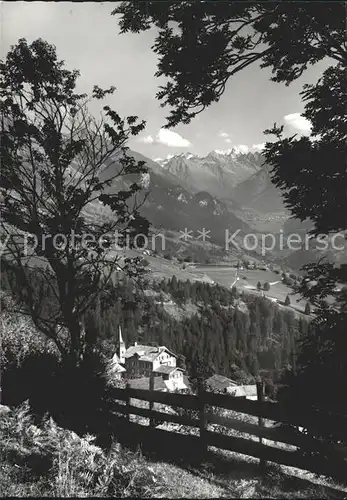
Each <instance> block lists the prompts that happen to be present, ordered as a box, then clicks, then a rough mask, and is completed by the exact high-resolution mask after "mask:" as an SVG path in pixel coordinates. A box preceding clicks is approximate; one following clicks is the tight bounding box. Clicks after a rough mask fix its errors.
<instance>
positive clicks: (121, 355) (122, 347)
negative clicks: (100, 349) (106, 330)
mask: <svg viewBox="0 0 347 500" xmlns="http://www.w3.org/2000/svg"><path fill="white" fill-rule="evenodd" d="M125 351H126V348H125V343H124V340H123V337H122V329H121V326H120V325H119V360H120V362H121V363H125V357H124V354H125Z"/></svg>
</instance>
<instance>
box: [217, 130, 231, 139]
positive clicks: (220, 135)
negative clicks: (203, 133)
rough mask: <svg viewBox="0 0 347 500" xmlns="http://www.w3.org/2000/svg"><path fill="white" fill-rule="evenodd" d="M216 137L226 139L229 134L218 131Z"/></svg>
mask: <svg viewBox="0 0 347 500" xmlns="http://www.w3.org/2000/svg"><path fill="white" fill-rule="evenodd" d="M218 137H223V138H226V137H229V134H228V133H227V132H223V131H220V132H219V134H218Z"/></svg>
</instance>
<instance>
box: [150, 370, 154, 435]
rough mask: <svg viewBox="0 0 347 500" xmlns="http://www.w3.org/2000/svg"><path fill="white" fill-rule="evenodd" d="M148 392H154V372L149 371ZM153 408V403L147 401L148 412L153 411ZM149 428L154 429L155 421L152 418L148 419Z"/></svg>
mask: <svg viewBox="0 0 347 500" xmlns="http://www.w3.org/2000/svg"><path fill="white" fill-rule="evenodd" d="M149 390H150V391H154V372H153V371H151V373H150V375H149ZM153 406H154V402H153V401H149V410H150V411H153ZM149 426H150V427H155V421H154V420H153V418H150V419H149Z"/></svg>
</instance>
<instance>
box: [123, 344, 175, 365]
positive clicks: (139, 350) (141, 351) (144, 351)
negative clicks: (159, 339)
mask: <svg viewBox="0 0 347 500" xmlns="http://www.w3.org/2000/svg"><path fill="white" fill-rule="evenodd" d="M162 351H167V352H168V353H169V354H171V356H174V357H177V356H176V354H174V353H173V352H171V351H169V349H168V348H167V347H165V346H163V345H162V346H152V345H142V344H137V345H132V346H130V347H129V348H128V349H127V350H126V351H125V354H124V357H125V358H132V357H133V356H135V354H137V355H138V356H139V357H140V359H141V361H153V360H154V359H155V358H156V357H157V356H158V354H159V353H160V352H162Z"/></svg>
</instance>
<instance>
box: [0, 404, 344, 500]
mask: <svg viewBox="0 0 347 500" xmlns="http://www.w3.org/2000/svg"><path fill="white" fill-rule="evenodd" d="M0 409H1V407H0ZM39 465H40V467H39ZM39 470H41V473H38V472H39ZM33 471H36V474H34V473H33ZM7 496H22V497H25V496H31V497H40V496H48V497H51V496H52V497H55V496H61V497H71V496H78V497H79V496H86V497H93V496H105V497H114V496H116V497H138V498H263V497H268V498H327V497H329V498H334V497H336V498H343V496H341V495H337V492H336V493H335V494H334V495H332V494H331V490H330V491H329V490H328V489H327V488H326V485H324V484H323V485H322V484H321V485H314V484H312V483H309V482H308V481H305V480H303V479H300V478H298V477H290V476H287V475H286V474H284V473H283V471H282V470H281V469H280V468H276V467H269V468H268V469H267V471H266V473H265V474H264V475H263V476H261V475H260V473H259V469H258V465H257V461H256V460H252V459H247V460H246V459H245V458H244V457H243V458H242V456H241V455H237V454H233V453H231V452H228V453H227V454H225V453H224V454H223V453H214V454H213V453H211V454H210V455H209V458H208V459H206V462H205V463H202V464H197V465H195V466H191V465H188V464H187V463H184V462H182V463H180V464H177V463H167V462H162V461H160V460H158V458H157V459H156V460H153V459H151V458H150V457H148V456H147V457H144V456H142V455H141V454H140V453H139V452H137V453H134V452H130V451H129V450H126V449H125V448H123V447H121V446H120V445H117V444H115V446H114V447H113V450H112V451H111V452H110V453H109V454H106V453H105V452H103V451H102V450H101V449H100V448H98V447H96V446H94V445H93V443H92V439H91V438H88V439H84V438H79V437H78V436H77V435H76V434H74V433H72V432H70V431H64V430H62V429H60V428H59V427H57V426H56V425H55V424H54V422H52V421H49V422H47V424H46V425H45V427H44V428H43V429H38V428H37V427H35V426H34V425H32V423H31V420H30V417H29V415H28V412H27V408H26V407H25V406H23V407H22V408H19V409H16V410H10V411H8V412H6V411H5V412H1V411H0V497H7Z"/></svg>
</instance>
